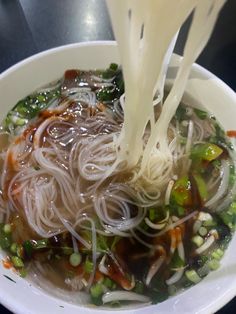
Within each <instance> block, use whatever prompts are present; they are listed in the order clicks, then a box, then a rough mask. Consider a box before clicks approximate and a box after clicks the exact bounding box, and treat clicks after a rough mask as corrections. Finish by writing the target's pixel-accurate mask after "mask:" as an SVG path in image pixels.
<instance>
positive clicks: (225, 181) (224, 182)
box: [205, 160, 230, 208]
mask: <svg viewBox="0 0 236 314" xmlns="http://www.w3.org/2000/svg"><path fill="white" fill-rule="evenodd" d="M221 172H222V174H221V178H222V179H221V183H220V186H219V188H218V191H217V192H216V193H215V194H214V196H213V197H212V198H211V199H210V200H208V201H207V202H206V203H205V206H206V207H209V208H212V207H213V206H214V205H215V204H216V203H217V202H218V201H219V200H220V199H221V198H222V197H223V196H224V195H225V193H226V191H227V188H228V185H229V175H230V165H229V162H228V161H226V160H222V167H221Z"/></svg>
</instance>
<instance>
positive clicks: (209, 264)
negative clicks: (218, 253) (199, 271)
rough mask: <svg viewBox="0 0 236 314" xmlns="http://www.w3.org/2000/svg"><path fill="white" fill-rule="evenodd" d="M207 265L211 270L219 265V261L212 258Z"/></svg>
mask: <svg viewBox="0 0 236 314" xmlns="http://www.w3.org/2000/svg"><path fill="white" fill-rule="evenodd" d="M208 266H209V267H210V269H211V270H216V269H218V268H219V267H220V262H219V261H218V260H217V259H212V260H211V261H209V262H208Z"/></svg>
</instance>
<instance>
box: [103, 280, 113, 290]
mask: <svg viewBox="0 0 236 314" xmlns="http://www.w3.org/2000/svg"><path fill="white" fill-rule="evenodd" d="M103 285H104V286H106V287H107V288H108V289H112V288H113V287H114V282H113V281H112V280H111V279H110V278H108V277H106V278H105V279H104V280H103Z"/></svg>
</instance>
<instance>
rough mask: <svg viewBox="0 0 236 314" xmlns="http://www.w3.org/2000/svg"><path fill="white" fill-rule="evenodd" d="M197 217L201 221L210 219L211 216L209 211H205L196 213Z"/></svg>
mask: <svg viewBox="0 0 236 314" xmlns="http://www.w3.org/2000/svg"><path fill="white" fill-rule="evenodd" d="M198 219H199V220H201V221H207V220H212V219H213V218H212V216H211V214H209V213H205V212H200V213H199V214H198Z"/></svg>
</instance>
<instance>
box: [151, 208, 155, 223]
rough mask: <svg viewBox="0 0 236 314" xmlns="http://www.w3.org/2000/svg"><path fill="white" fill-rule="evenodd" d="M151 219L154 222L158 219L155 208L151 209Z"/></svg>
mask: <svg viewBox="0 0 236 314" xmlns="http://www.w3.org/2000/svg"><path fill="white" fill-rule="evenodd" d="M149 219H150V220H151V221H154V220H155V219H156V209H155V208H150V209H149Z"/></svg>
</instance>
